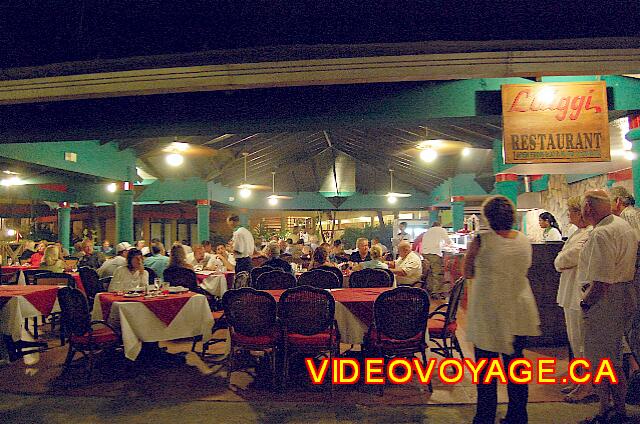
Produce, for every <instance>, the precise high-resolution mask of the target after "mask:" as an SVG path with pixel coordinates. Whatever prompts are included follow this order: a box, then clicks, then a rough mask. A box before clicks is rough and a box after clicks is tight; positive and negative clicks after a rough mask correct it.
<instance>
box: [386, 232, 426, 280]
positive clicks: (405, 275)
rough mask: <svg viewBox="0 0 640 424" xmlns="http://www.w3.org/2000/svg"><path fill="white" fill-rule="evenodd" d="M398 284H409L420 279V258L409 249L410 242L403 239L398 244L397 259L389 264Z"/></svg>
mask: <svg viewBox="0 0 640 424" xmlns="http://www.w3.org/2000/svg"><path fill="white" fill-rule="evenodd" d="M389 269H391V271H392V272H393V273H394V274H395V276H396V282H397V283H398V285H399V286H410V285H412V284H415V283H417V282H418V281H420V277H421V276H422V258H420V256H418V254H417V253H416V252H414V251H412V250H411V244H410V243H409V242H408V241H406V240H404V241H401V242H400V244H398V259H397V260H395V261H393V262H391V263H390V264H389Z"/></svg>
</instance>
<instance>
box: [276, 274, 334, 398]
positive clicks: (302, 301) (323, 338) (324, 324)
mask: <svg viewBox="0 0 640 424" xmlns="http://www.w3.org/2000/svg"><path fill="white" fill-rule="evenodd" d="M322 272H326V271H322ZM335 309H336V303H335V299H334V298H333V296H332V295H331V293H330V292H328V291H326V290H323V289H318V288H315V287H310V286H299V287H295V288H293V289H289V290H287V291H285V292H284V293H283V294H282V296H280V302H279V303H278V317H279V318H280V322H281V324H282V327H283V331H284V377H283V378H284V380H283V383H284V384H286V383H287V381H288V379H289V360H290V359H289V357H290V355H293V354H296V353H301V354H312V355H320V354H325V353H327V352H328V353H329V364H331V362H332V358H333V357H334V356H337V355H338V354H339V353H340V332H339V331H338V326H337V323H336V321H335V319H334V316H335ZM331 393H332V394H333V385H331Z"/></svg>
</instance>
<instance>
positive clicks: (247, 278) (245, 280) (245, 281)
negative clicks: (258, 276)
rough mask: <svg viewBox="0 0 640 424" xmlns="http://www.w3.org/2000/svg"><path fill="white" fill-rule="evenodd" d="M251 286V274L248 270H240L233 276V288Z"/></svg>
mask: <svg viewBox="0 0 640 424" xmlns="http://www.w3.org/2000/svg"><path fill="white" fill-rule="evenodd" d="M249 286H251V274H249V272H248V271H240V272H238V273H237V274H236V275H235V276H234V277H233V288H234V289H241V288H243V287H249Z"/></svg>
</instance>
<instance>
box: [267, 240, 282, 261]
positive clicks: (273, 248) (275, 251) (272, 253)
mask: <svg viewBox="0 0 640 424" xmlns="http://www.w3.org/2000/svg"><path fill="white" fill-rule="evenodd" d="M264 253H265V254H266V255H267V256H268V257H270V258H277V257H278V256H280V246H279V245H278V243H276V242H273V241H272V242H270V243H269V244H267V246H266V248H265V252H264Z"/></svg>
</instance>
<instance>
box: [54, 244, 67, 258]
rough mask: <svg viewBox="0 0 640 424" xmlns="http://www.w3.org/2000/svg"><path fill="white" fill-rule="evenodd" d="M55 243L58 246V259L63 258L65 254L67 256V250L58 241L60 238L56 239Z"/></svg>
mask: <svg viewBox="0 0 640 424" xmlns="http://www.w3.org/2000/svg"><path fill="white" fill-rule="evenodd" d="M55 245H56V246H58V250H59V256H60V259H64V258H66V257H67V256H69V251H68V250H67V249H65V248H64V246H62V243H60V240H58V241H56V243H55Z"/></svg>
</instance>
